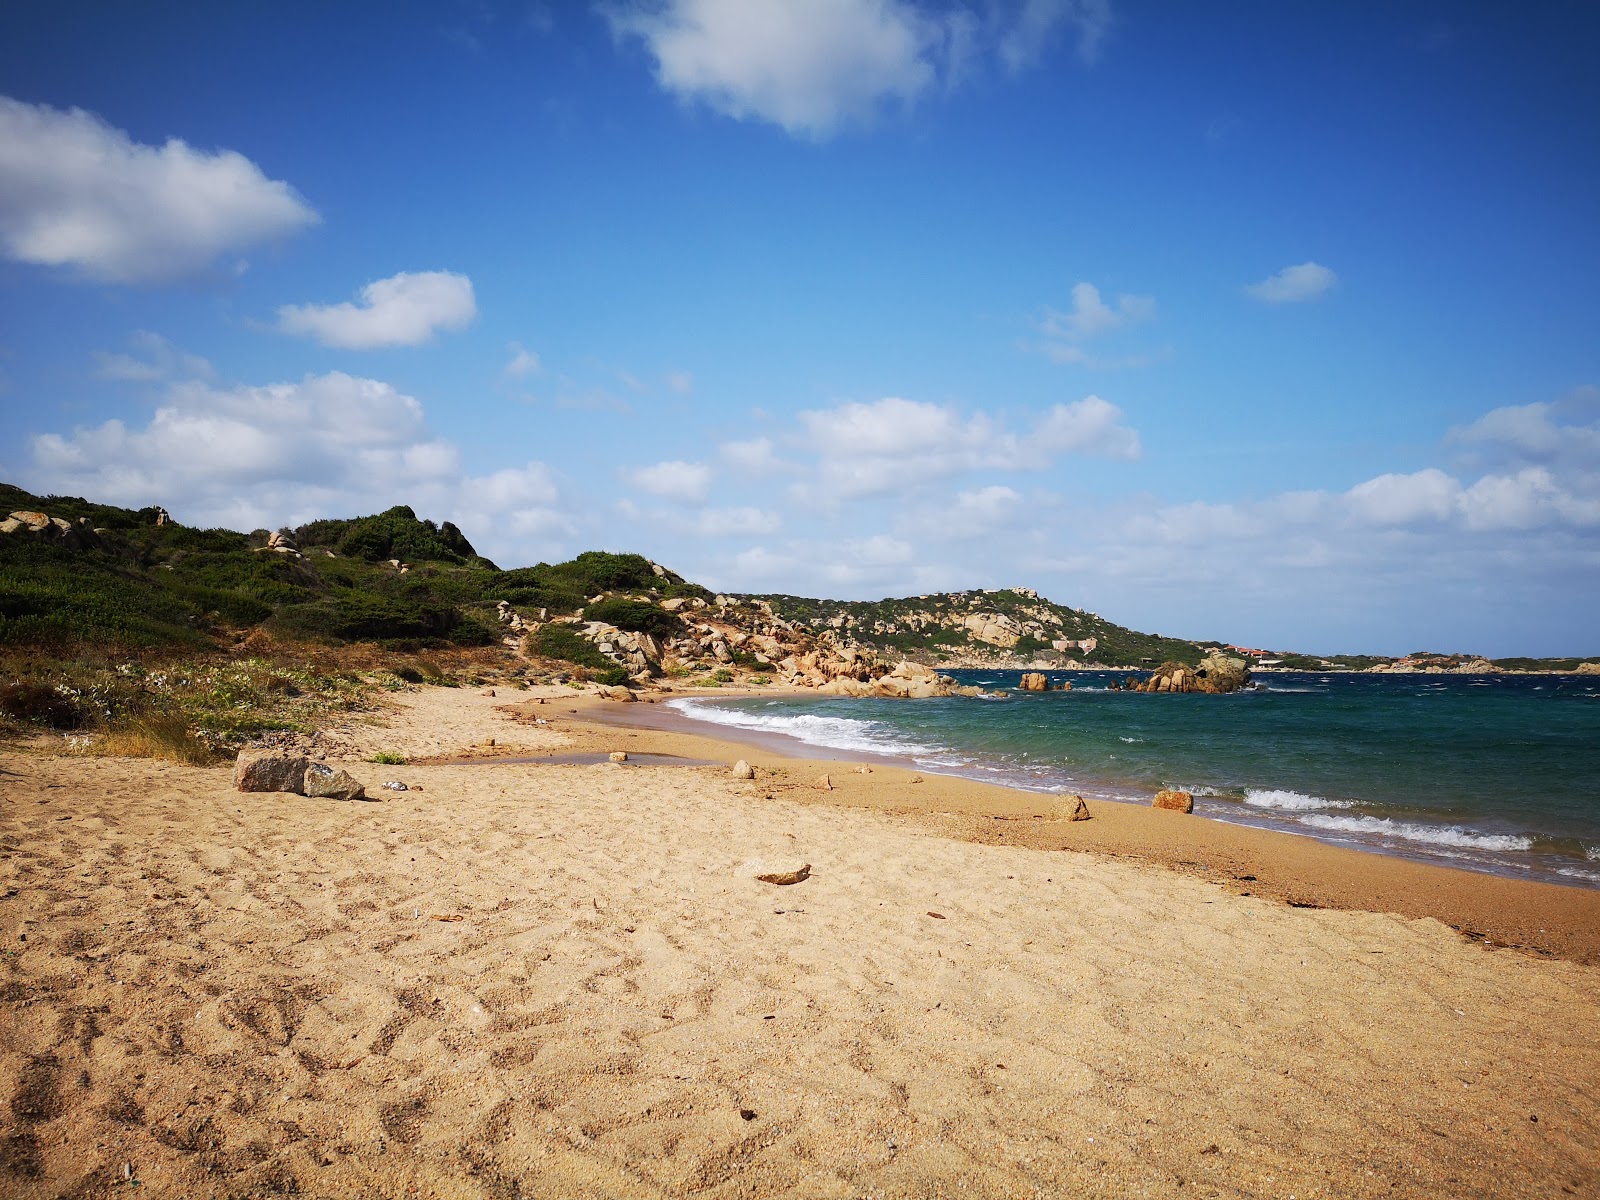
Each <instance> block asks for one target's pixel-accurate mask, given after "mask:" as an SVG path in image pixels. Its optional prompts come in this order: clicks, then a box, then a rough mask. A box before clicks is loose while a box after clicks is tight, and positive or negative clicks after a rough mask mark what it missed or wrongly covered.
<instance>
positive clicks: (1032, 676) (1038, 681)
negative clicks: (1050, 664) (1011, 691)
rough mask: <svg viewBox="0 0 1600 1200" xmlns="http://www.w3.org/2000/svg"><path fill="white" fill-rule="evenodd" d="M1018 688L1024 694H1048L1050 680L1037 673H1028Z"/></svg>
mask: <svg viewBox="0 0 1600 1200" xmlns="http://www.w3.org/2000/svg"><path fill="white" fill-rule="evenodd" d="M1018 686H1019V687H1021V688H1022V690H1023V691H1025V692H1048V691H1049V690H1050V680H1049V679H1048V678H1046V677H1045V676H1044V675H1043V674H1041V673H1040V672H1038V671H1029V672H1028V673H1027V674H1025V675H1023V677H1022V682H1021V683H1020V684H1019V685H1018Z"/></svg>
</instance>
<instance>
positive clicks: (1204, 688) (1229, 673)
mask: <svg viewBox="0 0 1600 1200" xmlns="http://www.w3.org/2000/svg"><path fill="white" fill-rule="evenodd" d="M1249 682H1250V668H1249V667H1247V666H1245V663H1244V660H1243V659H1242V658H1229V657H1228V656H1227V655H1225V654H1212V655H1210V656H1209V657H1208V658H1207V659H1206V660H1205V661H1204V662H1202V663H1201V664H1200V665H1199V666H1198V667H1188V666H1185V665H1184V664H1183V663H1177V662H1164V663H1162V664H1161V665H1160V666H1159V667H1157V668H1156V669H1155V670H1154V671H1152V672H1151V673H1150V678H1148V679H1146V680H1145V681H1144V682H1143V683H1142V684H1141V683H1135V684H1134V685H1133V690H1134V691H1136V692H1208V693H1211V694H1213V695H1221V694H1224V693H1227V692H1236V691H1238V690H1239V689H1240V688H1242V687H1243V686H1244V685H1245V684H1247V683H1249Z"/></svg>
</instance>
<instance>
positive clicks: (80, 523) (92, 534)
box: [0, 510, 109, 547]
mask: <svg viewBox="0 0 1600 1200" xmlns="http://www.w3.org/2000/svg"><path fill="white" fill-rule="evenodd" d="M108 532H109V531H108V530H105V529H92V528H90V526H89V518H88V517H79V518H78V520H77V521H69V520H67V519H66V518H65V517H52V516H50V515H49V514H48V513H42V512H34V511H30V510H19V511H17V512H14V513H12V514H11V515H10V516H8V517H7V518H6V519H5V520H4V521H0V535H4V534H10V535H12V536H14V537H35V538H41V539H44V540H47V541H51V540H56V539H59V540H61V541H64V542H65V543H66V544H67V545H69V546H73V547H84V546H91V545H95V544H97V543H98V542H99V540H100V538H101V537H103V536H104V535H105V534H106V533H108Z"/></svg>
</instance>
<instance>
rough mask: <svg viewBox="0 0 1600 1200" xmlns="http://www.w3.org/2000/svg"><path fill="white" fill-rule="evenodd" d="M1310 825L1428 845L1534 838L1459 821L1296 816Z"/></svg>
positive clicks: (1519, 846)
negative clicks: (1477, 828)
mask: <svg viewBox="0 0 1600 1200" xmlns="http://www.w3.org/2000/svg"><path fill="white" fill-rule="evenodd" d="M1299 819H1300V821H1301V823H1302V824H1305V825H1309V826H1311V827H1312V828H1313V829H1326V830H1328V831H1329V832H1332V833H1358V834H1366V835H1368V836H1373V837H1389V838H1400V839H1402V840H1404V841H1408V842H1422V843H1424V844H1426V845H1430V846H1459V847H1461V848H1462V849H1466V850H1527V849H1530V848H1531V847H1532V846H1533V839H1532V838H1530V837H1523V836H1522V835H1520V834H1514V833H1474V832H1473V831H1472V830H1470V829H1462V828H1461V827H1460V826H1458V825H1415V824H1412V823H1411V822H1409V821H1393V820H1390V819H1389V818H1388V817H1329V816H1324V815H1322V814H1320V813H1311V814H1309V815H1307V816H1303V817H1301V818H1299Z"/></svg>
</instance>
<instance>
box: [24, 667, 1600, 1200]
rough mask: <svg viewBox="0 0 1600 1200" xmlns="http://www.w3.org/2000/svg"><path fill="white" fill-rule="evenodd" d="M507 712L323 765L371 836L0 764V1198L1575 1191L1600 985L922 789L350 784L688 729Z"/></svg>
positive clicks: (791, 771)
mask: <svg viewBox="0 0 1600 1200" xmlns="http://www.w3.org/2000/svg"><path fill="white" fill-rule="evenodd" d="M503 703H504V698H503V697H502V698H501V699H490V698H487V697H478V696H474V695H470V694H466V693H461V692H441V691H428V692H424V693H420V694H418V695H417V696H414V697H408V698H407V701H406V705H405V708H404V711H402V712H399V713H397V714H396V715H395V716H394V718H393V719H392V720H391V723H390V725H389V726H388V727H387V728H383V729H379V730H374V731H368V732H364V733H361V734H360V735H358V736H356V737H354V738H353V739H351V740H350V741H348V742H346V743H345V745H346V747H347V748H348V750H349V753H350V755H351V757H350V758H349V759H348V761H347V762H346V764H345V765H348V766H350V767H351V769H352V770H354V771H355V772H356V773H357V774H358V775H359V776H360V777H361V778H362V779H364V780H366V781H368V782H369V784H375V783H378V782H381V781H382V780H383V779H386V778H399V779H402V780H405V781H406V782H408V783H411V784H421V785H423V790H420V791H418V790H412V791H407V792H402V793H386V792H381V791H380V792H377V793H376V794H378V795H381V796H383V797H384V798H383V800H382V802H381V803H376V804H368V805H362V804H340V803H337V802H330V801H311V800H306V799H303V798H300V797H296V796H288V795H241V794H239V793H235V792H233V791H231V790H230V788H229V779H228V774H227V772H226V771H222V770H204V769H198V768H188V767H177V766H162V765H159V764H152V763H149V762H143V761H133V760H120V759H76V758H64V757H57V756H52V755H47V754H44V753H40V752H23V751H13V752H7V753H4V754H0V772H3V774H0V895H3V896H5V899H3V900H0V943H3V945H0V948H3V950H4V952H5V953H4V955H3V962H0V1105H3V1107H0V1194H4V1195H16V1196H26V1197H56V1196H101V1195H112V1194H117V1195H132V1194H138V1195H151V1196H229V1195H233V1196H255V1195H274V1194H283V1193H286V1192H298V1194H300V1195H310V1196H330V1197H331V1196H396V1197H404V1196H410V1195H422V1196H433V1195H437V1196H464V1197H465V1196H487V1197H515V1196H528V1197H533V1196H540V1197H543V1196H549V1197H563V1198H566V1197H572V1198H577V1197H594V1198H599V1197H630V1196H658V1195H660V1196H685V1195H696V1196H702V1195H703V1196H716V1197H726V1196H751V1197H765V1196H841V1197H845V1196H852V1197H853V1196H883V1197H900V1196H904V1197H932V1196H1036V1195H1037V1196H1071V1195H1085V1196H1100V1195H1105V1196H1124V1195H1126V1196H1138V1195H1149V1196H1182V1195H1196V1196H1263V1197H1265V1196H1273V1197H1282V1196H1290V1195H1293V1196H1296V1197H1299V1198H1301V1200H1304V1198H1305V1197H1310V1196H1337V1197H1360V1196H1395V1195H1404V1196H1464V1195H1471V1196H1479V1195H1490V1196H1493V1195H1499V1196H1508V1197H1509V1196H1518V1197H1520V1196H1546V1195H1548V1196H1562V1195H1595V1194H1597V1191H1600V1106H1597V1102H1596V1101H1597V1098H1596V1090H1597V1082H1596V1081H1597V1080H1600V1044H1597V1038H1600V970H1597V968H1596V967H1594V966H1593V965H1588V964H1585V963H1583V962H1579V961H1572V960H1571V959H1564V958H1545V957H1539V956H1536V955H1534V954H1529V953H1521V952H1513V951H1489V950H1486V949H1485V948H1484V947H1482V946H1481V945H1479V944H1475V943H1473V942H1471V941H1469V940H1467V939H1465V938H1463V937H1461V936H1460V935H1459V934H1457V933H1455V932H1453V931H1451V930H1450V929H1448V928H1447V927H1446V926H1445V925H1443V924H1441V923H1440V922H1439V921H1437V920H1434V919H1431V918H1422V919H1414V918H1406V917H1402V916H1397V915H1392V914H1382V913H1370V912H1360V911H1340V910H1336V909H1304V908H1292V907H1289V906H1288V905H1285V904H1282V903H1278V902H1275V901H1271V900H1266V899H1263V898H1262V897H1261V896H1243V895H1239V894H1237V888H1238V884H1237V882H1235V883H1234V884H1233V885H1232V886H1231V887H1218V886H1215V885H1214V884H1212V883H1210V882H1207V881H1206V880H1205V879H1204V878H1200V877H1197V876H1195V875H1191V874H1185V873H1182V872H1173V871H1169V870H1166V869H1164V868H1160V867H1155V866H1152V865H1149V864H1147V863H1133V862H1127V861H1116V860H1112V859H1109V858H1107V857H1105V855H1104V854H1103V853H1100V854H1089V853H1061V852H1058V851H1051V850H1045V849H1038V848H1033V847H1028V846H1010V845H982V844H975V843H973V842H971V841H966V840H959V839H958V838H954V837H950V836H943V835H941V833H940V832H938V828H937V827H938V823H939V822H941V821H943V822H954V823H956V824H957V825H959V824H960V823H961V822H965V823H966V824H965V826H962V827H961V828H955V826H952V829H953V831H955V832H962V831H964V830H967V829H968V827H971V826H973V825H975V824H976V823H978V822H979V821H980V820H983V821H988V822H989V824H991V825H994V826H1006V827H1010V826H1012V825H1016V826H1019V827H1020V826H1024V825H1026V826H1027V827H1028V828H1030V829H1033V828H1034V827H1035V826H1038V827H1041V828H1042V827H1043V826H1044V825H1052V826H1053V825H1056V823H1054V822H1032V821H1031V819H1030V820H1028V821H1022V820H1019V821H1014V822H1011V821H993V820H992V817H993V816H994V815H995V814H994V813H988V814H974V813H972V812H966V813H958V815H957V816H954V817H938V816H937V815H933V816H929V815H927V813H930V812H931V813H935V814H936V813H937V812H940V811H956V810H953V809H950V810H947V809H945V808H944V806H945V805H947V804H951V803H954V802H956V801H959V799H960V797H961V795H963V794H964V792H963V785H959V784H950V783H949V781H939V780H934V779H932V778H930V779H928V780H927V781H926V782H925V783H923V784H912V783H910V781H909V778H908V777H895V778H894V779H891V776H892V775H893V773H892V772H885V771H883V770H877V771H875V772H874V774H873V775H871V776H864V775H854V776H851V775H847V774H845V772H847V771H848V769H849V768H848V765H847V764H834V765H833V766H832V767H831V769H830V773H833V774H834V777H835V779H836V782H838V783H839V784H840V791H839V793H838V794H836V795H835V794H829V796H824V795H823V794H822V793H820V792H813V791H812V790H811V789H809V788H802V787H800V786H797V785H799V784H802V783H805V782H809V780H810V778H811V777H812V776H813V775H814V774H815V773H818V772H820V770H822V769H824V768H821V767H814V766H813V765H811V764H805V763H799V762H795V761H793V760H790V761H788V762H784V761H782V760H778V759H774V758H772V757H771V756H769V755H765V754H763V753H759V752H754V751H750V750H748V749H746V750H745V751H744V752H743V753H744V756H745V757H747V758H749V759H750V760H751V761H752V762H754V763H756V765H757V767H758V768H759V770H758V777H757V779H756V781H755V782H754V783H748V784H740V783H735V782H733V781H731V780H729V779H728V778H727V772H726V770H725V769H724V768H692V767H670V768H634V767H629V766H610V765H607V766H597V767H589V766H561V765H537V764H527V765H516V764H497V765H492V766H464V765H432V766H407V767H383V766H377V765H373V764H369V763H362V762H360V761H359V759H360V758H361V757H364V756H365V754H367V753H370V752H371V751H372V750H373V749H377V748H393V747H395V746H399V745H406V746H412V747H416V748H417V750H416V752H427V751H432V750H433V749H434V748H436V747H437V746H445V748H446V749H450V748H451V747H449V746H448V743H451V742H454V743H456V745H455V746H454V747H453V748H454V749H458V750H464V749H466V748H468V747H470V746H472V745H474V744H477V743H482V742H483V741H485V740H487V739H488V738H490V737H492V738H494V739H495V740H496V742H497V747H496V748H497V749H498V748H500V746H499V744H505V743H514V744H517V745H520V746H521V747H522V748H523V749H525V750H529V751H534V752H539V751H549V750H557V749H560V748H562V746H561V744H560V743H558V741H557V739H558V738H561V739H566V744H567V745H568V746H576V747H580V748H591V749H592V748H596V747H601V748H603V747H606V746H610V747H611V748H616V747H619V746H620V747H622V748H626V749H630V750H631V751H634V752H637V751H639V750H642V749H651V748H661V746H662V743H661V741H660V739H661V738H663V737H670V736H671V735H660V734H655V733H651V732H647V731H641V732H636V733H633V734H632V735H631V736H630V735H629V734H628V733H627V732H625V731H596V730H595V729H594V728H593V727H592V726H576V725H574V724H573V721H574V714H571V713H569V712H567V711H566V709H567V708H569V707H580V706H577V705H570V704H567V703H566V702H565V701H563V700H556V699H551V700H549V701H548V703H547V704H546V705H545V706H543V707H542V709H539V710H538V711H539V712H540V714H541V715H542V714H543V713H544V712H547V711H548V712H549V713H550V715H551V716H553V717H555V718H556V724H555V725H554V726H550V727H536V726H517V725H514V724H512V723H511V721H510V720H509V718H508V715H507V714H506V713H503V712H500V711H498V706H499V705H501V704H503ZM577 715H578V716H582V715H583V714H582V713H580V714H577ZM683 745H689V743H683ZM778 772H783V774H778ZM869 787H873V788H878V789H879V790H880V791H881V792H882V795H880V796H879V797H878V799H879V801H881V803H877V804H876V807H878V808H880V809H883V810H885V811H872V810H870V809H868V808H863V807H851V806H850V805H851V804H853V803H861V802H862V799H863V797H864V796H865V795H866V789H868V788H869ZM919 788H931V789H934V790H932V791H930V792H928V793H927V794H928V795H930V796H934V797H935V799H933V800H932V801H930V802H927V803H924V804H922V805H921V806H920V807H921V809H922V810H925V811H924V812H923V815H897V814H896V813H894V812H891V811H887V810H888V809H892V808H907V809H915V808H918V805H916V804H912V803H902V802H898V801H893V802H892V801H891V800H890V799H888V797H891V795H896V796H897V795H913V794H914V795H921V794H923V793H921V792H918V791H916V789H919ZM852 789H853V790H854V791H855V792H856V793H857V796H856V799H855V800H854V801H852V800H851V799H850V796H851V794H852ZM768 796H771V797H773V798H772V799H768V798H767V797H768ZM839 800H843V801H845V803H844V805H841V804H839V803H837V802H836V801H839ZM802 801H803V802H802ZM820 801H829V802H827V803H822V802H820ZM974 803H980V804H987V803H990V801H987V800H985V801H981V802H974ZM1101 807H1104V806H1101ZM1159 815H1160V816H1162V817H1168V818H1170V819H1171V820H1172V821H1183V820H1188V821H1190V825H1189V826H1187V828H1189V829H1191V830H1194V829H1198V828H1199V827H1200V826H1202V825H1206V824H1208V823H1206V822H1201V821H1198V820H1196V819H1192V818H1188V819H1186V818H1182V817H1178V816H1176V815H1174V814H1159ZM1105 819H1106V817H1105V816H1104V815H1103V814H1102V812H1101V809H1100V808H1097V811H1096V819H1095V821H1092V822H1088V823H1087V824H1088V825H1089V826H1094V825H1096V824H1097V823H1098V822H1100V821H1103V820H1105ZM930 821H931V822H932V823H933V825H932V826H930V824H929V822H930ZM1101 849H1102V850H1104V849H1106V847H1101ZM1258 853H1261V854H1263V855H1266V854H1267V853H1268V852H1267V851H1258ZM756 858H765V859H767V860H776V859H783V858H793V859H799V860H801V861H807V862H810V863H811V864H812V866H813V874H812V876H811V878H810V879H808V880H806V881H805V882H804V883H800V884H797V885H795V886H792V887H773V886H770V885H766V884H761V883H758V882H756V881H755V880H753V879H752V878H750V876H749V871H748V865H747V864H748V863H749V862H750V861H752V860H754V859H756ZM1449 874H1452V875H1454V874H1456V873H1453V872H1452V873H1449ZM1552 890H1553V891H1559V892H1562V893H1567V892H1570V891H1571V889H1552ZM1574 894H1580V895H1582V894H1586V893H1574ZM437 918H459V920H456V919H448V920H441V919H437ZM1535 1118H1537V1120H1535ZM124 1164H128V1166H129V1168H130V1173H131V1176H132V1178H133V1179H136V1180H138V1181H139V1183H140V1187H139V1188H138V1189H137V1190H136V1191H135V1190H133V1189H132V1188H131V1187H130V1185H129V1184H128V1183H125V1182H124V1181H123V1173H124Z"/></svg>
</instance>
